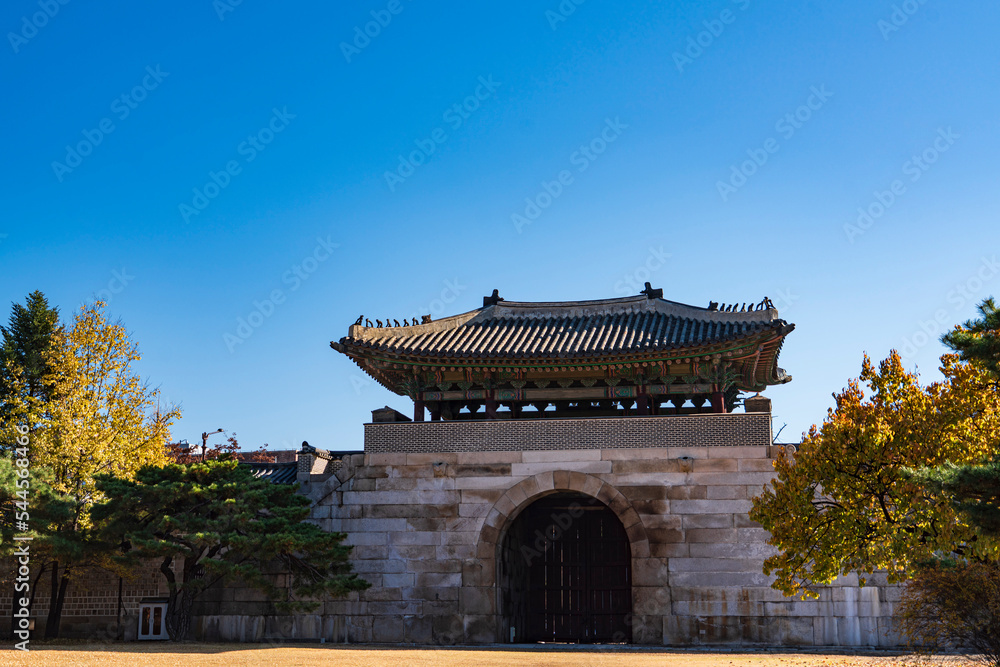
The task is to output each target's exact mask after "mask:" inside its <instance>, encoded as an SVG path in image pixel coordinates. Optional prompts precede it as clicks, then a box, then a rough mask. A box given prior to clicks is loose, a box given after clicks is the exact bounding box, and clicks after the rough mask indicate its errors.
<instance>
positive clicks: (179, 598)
mask: <svg viewBox="0 0 1000 667" xmlns="http://www.w3.org/2000/svg"><path fill="white" fill-rule="evenodd" d="M168 600H169V601H168V603H167V618H166V622H167V634H168V635H170V641H174V642H179V641H183V640H185V639H187V636H188V633H189V632H190V631H191V608H192V606H193V603H194V601H193V600H192V599H191V596H190V595H187V592H186V591H184V590H183V589H182V590H179V591H178V590H175V591H173V592H171V594H170V597H169V598H168Z"/></svg>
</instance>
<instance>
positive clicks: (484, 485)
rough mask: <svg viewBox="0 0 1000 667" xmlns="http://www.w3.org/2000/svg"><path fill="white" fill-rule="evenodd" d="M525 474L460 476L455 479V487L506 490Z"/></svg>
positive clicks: (465, 489) (470, 489)
mask: <svg viewBox="0 0 1000 667" xmlns="http://www.w3.org/2000/svg"><path fill="white" fill-rule="evenodd" d="M523 480H524V476H515V477H509V476H501V475H494V476H492V477H459V478H457V479H456V480H455V488H456V489H458V490H459V491H476V490H483V491H501V492H502V491H506V490H507V489H509V488H510V487H512V486H514V485H515V484H517V483H518V482H520V481H523Z"/></svg>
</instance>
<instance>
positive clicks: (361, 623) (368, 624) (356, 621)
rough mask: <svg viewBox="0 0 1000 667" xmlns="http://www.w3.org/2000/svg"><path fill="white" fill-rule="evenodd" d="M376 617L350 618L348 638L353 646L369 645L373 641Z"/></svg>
mask: <svg viewBox="0 0 1000 667" xmlns="http://www.w3.org/2000/svg"><path fill="white" fill-rule="evenodd" d="M374 620H375V617H374V616H349V617H348V622H347V637H348V641H349V642H350V643H352V644H368V643H371V641H372V636H373V633H372V626H373V624H374Z"/></svg>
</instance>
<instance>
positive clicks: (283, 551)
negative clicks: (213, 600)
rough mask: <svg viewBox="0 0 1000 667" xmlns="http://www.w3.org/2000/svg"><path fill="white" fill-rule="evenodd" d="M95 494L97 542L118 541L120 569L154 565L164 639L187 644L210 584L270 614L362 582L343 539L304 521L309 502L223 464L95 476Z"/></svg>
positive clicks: (307, 605) (292, 489)
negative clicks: (162, 598)
mask: <svg viewBox="0 0 1000 667" xmlns="http://www.w3.org/2000/svg"><path fill="white" fill-rule="evenodd" d="M97 487H98V489H99V490H100V491H101V492H102V493H103V495H104V497H105V498H107V499H108V500H106V501H104V502H102V503H101V504H99V505H97V506H96V507H94V509H93V516H94V517H95V519H97V520H99V521H100V522H102V524H103V525H104V529H103V534H104V535H105V540H106V542H107V544H109V545H113V544H118V543H120V542H121V541H122V540H126V541H127V542H128V543H129V544H130V545H131V550H130V551H129V552H128V554H127V555H125V556H122V557H121V560H123V561H125V562H131V563H139V562H142V561H143V560H146V559H155V560H158V561H159V562H160V572H161V573H162V574H163V576H164V578H165V579H166V581H167V588H168V590H169V604H168V605H167V617H166V627H167V632H168V634H169V635H170V638H171V639H172V640H175V641H177V640H183V639H186V638H187V636H188V632H189V631H190V628H191V612H192V607H193V605H194V602H195V601H196V600H197V598H198V597H199V596H200V595H201V593H202V592H204V591H205V590H206V589H208V588H209V587H211V586H213V585H215V584H217V583H218V584H221V583H226V582H230V583H231V582H242V583H245V584H249V585H251V586H253V587H255V588H257V589H259V590H261V591H263V592H264V593H265V594H266V595H267V597H268V598H269V599H270V600H272V601H273V603H274V605H275V607H276V609H277V610H279V611H292V610H302V611H306V610H310V609H314V608H315V607H317V606H318V605H319V602H318V601H317V600H316V598H318V597H320V596H321V595H324V594H328V595H343V594H345V593H348V592H350V591H357V590H364V589H366V588H368V587H369V585H370V584H369V583H368V582H366V581H364V580H362V579H359V578H358V576H357V575H356V574H353V573H351V566H350V563H349V561H348V554H349V553H350V550H351V547H349V546H344V545H342V544H341V542H342V541H343V539H344V537H345V535H344V534H343V533H331V532H327V531H324V530H322V529H321V528H319V526H316V525H315V524H312V523H306V522H305V519H307V518H308V516H309V508H310V501H309V499H308V498H306V497H305V496H302V495H299V494H298V493H296V490H297V489H296V486H295V485H285V484H272V483H271V482H269V481H267V480H264V479H258V478H256V477H254V476H253V474H252V473H251V471H250V469H249V467H248V466H246V465H240V464H238V463H237V462H236V461H234V460H231V459H228V458H226V457H223V458H222V459H220V460H215V461H206V462H205V463H193V464H190V465H183V464H168V465H165V466H161V467H153V466H150V467H146V468H143V469H142V470H139V471H138V472H137V473H136V475H135V478H134V479H133V480H125V479H119V478H115V477H111V476H107V475H101V476H99V477H98V478H97ZM181 561H183V565H182V567H180V568H177V569H178V571H175V569H174V567H173V566H174V565H175V564H177V565H180V563H181ZM276 570H277V571H280V572H282V573H284V574H285V575H286V576H287V581H288V585H287V587H284V586H279V585H277V583H276V581H275V579H274V578H273V574H272V573H274V572H275V571H276Z"/></svg>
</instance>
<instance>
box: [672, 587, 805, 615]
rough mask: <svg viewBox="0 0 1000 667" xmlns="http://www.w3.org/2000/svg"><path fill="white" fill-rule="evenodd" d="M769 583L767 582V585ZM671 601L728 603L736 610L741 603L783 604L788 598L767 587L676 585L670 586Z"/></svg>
mask: <svg viewBox="0 0 1000 667" xmlns="http://www.w3.org/2000/svg"><path fill="white" fill-rule="evenodd" d="M769 583H770V582H768V584H769ZM670 597H671V599H672V600H674V601H675V602H676V601H679V600H695V601H698V600H709V601H711V600H715V601H725V602H728V603H729V604H730V605H732V606H731V608H732V609H738V608H739V605H740V604H741V603H742V602H743V601H749V600H753V601H754V602H783V601H785V600H787V599H788V598H787V597H785V596H784V595H783V594H782V593H781V592H780V591H776V590H774V589H773V588H771V587H770V586H769V585H767V584H765V585H761V586H759V587H752V586H743V585H735V586H728V587H727V586H724V585H721V584H720V585H717V586H716V585H712V586H701V585H699V586H685V585H680V584H677V583H674V584H672V586H671V589H670Z"/></svg>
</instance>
